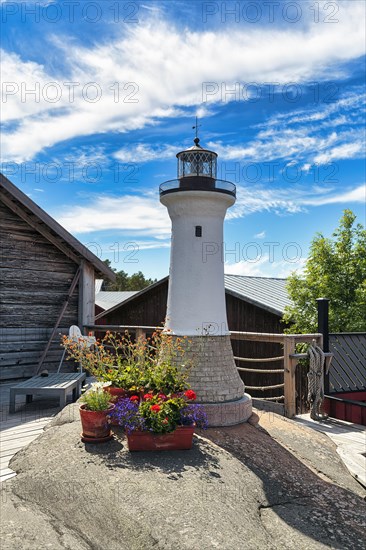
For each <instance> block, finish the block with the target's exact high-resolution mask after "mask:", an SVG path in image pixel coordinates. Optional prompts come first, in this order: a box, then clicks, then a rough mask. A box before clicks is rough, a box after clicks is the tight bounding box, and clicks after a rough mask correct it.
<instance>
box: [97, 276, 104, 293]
mask: <svg viewBox="0 0 366 550" xmlns="http://www.w3.org/2000/svg"><path fill="white" fill-rule="evenodd" d="M103 283H104V279H95V294H98V292H100V291H101V290H102V286H103Z"/></svg>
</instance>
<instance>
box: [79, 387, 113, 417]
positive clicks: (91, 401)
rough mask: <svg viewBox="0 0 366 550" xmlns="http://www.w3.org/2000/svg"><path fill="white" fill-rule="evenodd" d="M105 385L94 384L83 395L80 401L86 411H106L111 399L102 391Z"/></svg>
mask: <svg viewBox="0 0 366 550" xmlns="http://www.w3.org/2000/svg"><path fill="white" fill-rule="evenodd" d="M104 386H105V384H100V383H95V384H92V387H91V388H90V390H88V391H87V392H85V393H84V395H83V396H82V397H81V399H80V401H81V402H82V403H84V405H85V407H86V409H87V410H88V411H106V410H107V409H108V408H109V406H110V404H111V401H113V399H114V398H113V397H112V396H111V395H110V394H109V393H108V392H106V391H104V389H103V388H104Z"/></svg>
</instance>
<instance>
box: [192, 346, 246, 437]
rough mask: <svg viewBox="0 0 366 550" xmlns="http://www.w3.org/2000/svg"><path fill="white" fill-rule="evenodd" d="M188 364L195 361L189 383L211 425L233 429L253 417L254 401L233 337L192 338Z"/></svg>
mask: <svg viewBox="0 0 366 550" xmlns="http://www.w3.org/2000/svg"><path fill="white" fill-rule="evenodd" d="M184 348H185V353H184V362H185V363H187V362H188V361H190V362H192V364H193V368H192V371H191V374H190V376H189V383H190V384H191V387H192V389H194V391H195V392H196V394H197V403H202V404H203V405H204V407H205V411H206V413H207V416H208V422H209V426H212V427H213V426H233V425H235V424H240V423H241V422H246V421H247V420H248V418H249V417H250V416H251V414H252V399H251V397H250V395H248V394H246V393H245V387H244V383H243V381H242V380H241V378H240V376H239V373H238V370H237V368H236V365H235V361H234V356H233V352H232V347H231V341H230V336H229V335H225V336H188V337H187V340H186V342H184Z"/></svg>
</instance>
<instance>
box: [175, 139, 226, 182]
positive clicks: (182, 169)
mask: <svg viewBox="0 0 366 550" xmlns="http://www.w3.org/2000/svg"><path fill="white" fill-rule="evenodd" d="M199 142H200V140H199V138H198V137H196V138H195V139H194V145H193V147H190V148H189V149H186V150H185V151H181V152H180V153H178V154H177V159H178V178H179V179H181V178H189V177H205V178H214V179H216V172H217V153H214V152H213V151H209V150H208V149H203V148H202V147H201V145H200V144H199Z"/></svg>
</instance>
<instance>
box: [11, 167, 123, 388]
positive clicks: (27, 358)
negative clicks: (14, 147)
mask: <svg viewBox="0 0 366 550" xmlns="http://www.w3.org/2000/svg"><path fill="white" fill-rule="evenodd" d="M0 272H1V277H0V304H1V309H0V379H1V380H4V379H15V378H20V377H22V378H23V377H28V376H32V375H33V374H34V373H35V371H36V370H37V368H38V365H39V362H40V359H41V357H42V355H43V353H44V351H45V349H46V346H47V343H48V341H49V339H50V336H51V335H52V333H53V332H54V328H55V326H56V325H57V323H59V324H58V328H57V330H56V332H55V334H54V338H53V339H52V344H51V346H50V348H49V351H48V352H47V355H46V356H45V358H44V363H43V365H42V368H47V369H48V370H50V371H52V370H55V369H56V368H57V366H58V364H59V361H60V357H61V353H62V349H61V347H60V335H59V334H60V333H67V331H68V329H69V327H70V326H71V325H73V324H75V325H79V326H80V328H82V327H83V326H84V325H87V324H90V323H93V322H94V295H95V292H94V288H95V283H94V281H95V278H96V277H103V278H107V279H111V280H113V279H114V277H115V276H114V273H113V272H112V271H111V270H110V269H109V268H107V267H106V265H105V264H104V263H103V262H102V261H101V260H99V259H98V258H97V257H96V256H95V255H94V254H92V253H91V252H90V251H89V250H88V249H87V248H86V247H84V246H83V245H82V244H81V243H80V242H79V241H78V240H77V239H75V237H73V236H72V235H71V234H70V233H68V232H67V231H66V230H65V229H64V228H63V227H61V226H60V225H59V224H58V223H57V222H56V221H55V220H54V219H53V218H51V217H50V216H49V215H48V214H47V213H46V212H45V211H44V210H42V209H41V208H40V207H39V206H37V205H36V204H35V203H34V202H33V201H32V200H31V199H30V198H29V197H28V196H26V195H25V194H24V193H22V192H21V191H20V190H19V189H18V188H17V187H16V186H15V185H13V184H12V183H11V182H10V181H9V180H8V179H7V178H6V177H4V176H3V175H0ZM63 310H64V313H63V314H62V311H63ZM61 314H62V315H61Z"/></svg>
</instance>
